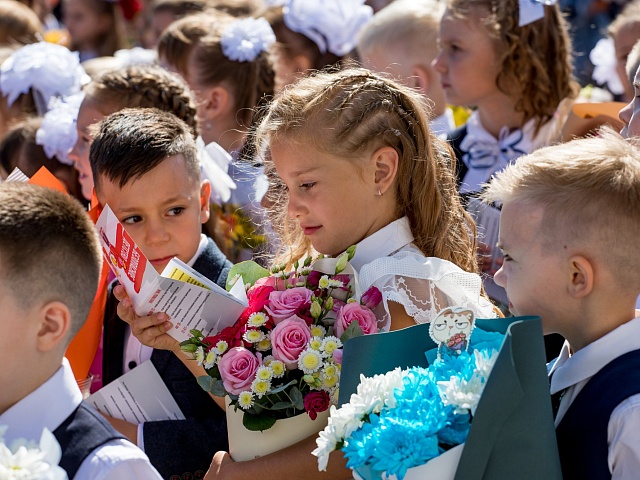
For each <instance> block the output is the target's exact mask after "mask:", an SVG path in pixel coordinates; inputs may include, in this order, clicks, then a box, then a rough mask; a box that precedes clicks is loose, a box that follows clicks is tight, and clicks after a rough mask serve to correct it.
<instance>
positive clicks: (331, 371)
mask: <svg viewBox="0 0 640 480" xmlns="http://www.w3.org/2000/svg"><path fill="white" fill-rule="evenodd" d="M338 373H339V372H338V368H337V367H336V366H335V365H334V364H332V363H330V364H329V365H326V366H325V367H324V368H323V369H322V374H323V375H324V376H325V377H335V376H336V375H338Z"/></svg>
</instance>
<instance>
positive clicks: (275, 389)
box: [269, 380, 296, 395]
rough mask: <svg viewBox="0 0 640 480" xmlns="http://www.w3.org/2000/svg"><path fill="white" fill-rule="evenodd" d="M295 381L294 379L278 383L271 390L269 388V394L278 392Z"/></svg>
mask: <svg viewBox="0 0 640 480" xmlns="http://www.w3.org/2000/svg"><path fill="white" fill-rule="evenodd" d="M295 383H296V381H295V380H291V381H290V382H289V383H284V384H282V385H280V386H279V387H278V388H274V389H273V390H269V395H272V394H274V393H280V392H282V391H283V390H284V389H285V388H287V387H289V386H291V385H293V384H295Z"/></svg>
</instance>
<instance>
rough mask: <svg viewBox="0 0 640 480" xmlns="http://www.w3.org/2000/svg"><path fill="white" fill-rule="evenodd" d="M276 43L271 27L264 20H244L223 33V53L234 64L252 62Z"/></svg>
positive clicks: (231, 24)
mask: <svg viewBox="0 0 640 480" xmlns="http://www.w3.org/2000/svg"><path fill="white" fill-rule="evenodd" d="M275 41H276V36H275V34H274V33H273V30H272V29H271V25H269V22H267V21H266V20H265V19H264V18H242V19H240V20H236V21H234V22H232V23H230V24H229V25H228V26H227V27H226V28H225V29H224V31H223V32H222V35H221V37H220V44H221V45H222V53H224V55H225V57H227V58H228V59H229V60H233V61H234V62H251V61H253V60H255V59H256V58H257V57H258V55H260V53H262V52H266V51H267V50H268V49H269V47H270V46H271V45H273V44H274V43H275Z"/></svg>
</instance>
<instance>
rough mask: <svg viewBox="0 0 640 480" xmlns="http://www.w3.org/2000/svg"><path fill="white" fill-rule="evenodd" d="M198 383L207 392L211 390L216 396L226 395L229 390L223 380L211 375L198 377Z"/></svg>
mask: <svg viewBox="0 0 640 480" xmlns="http://www.w3.org/2000/svg"><path fill="white" fill-rule="evenodd" d="M198 385H200V386H201V387H202V389H203V390H204V391H205V392H210V393H212V394H213V395H215V396H216V397H224V396H225V395H226V394H227V391H226V390H225V389H224V386H223V385H222V380H218V379H217V378H213V377H210V376H209V375H202V376H200V377H198Z"/></svg>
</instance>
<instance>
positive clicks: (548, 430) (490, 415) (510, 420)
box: [339, 317, 562, 480]
mask: <svg viewBox="0 0 640 480" xmlns="http://www.w3.org/2000/svg"><path fill="white" fill-rule="evenodd" d="M476 327H479V328H481V329H483V330H485V331H492V332H500V333H505V339H504V342H503V344H502V348H501V349H500V354H499V355H498V359H497V361H496V364H495V366H494V368H493V371H492V372H491V376H490V377H489V380H488V382H487V386H486V387H485V390H484V393H483V395H482V398H481V400H480V403H479V404H478V409H477V411H476V414H475V416H474V418H473V424H472V427H471V431H470V433H469V437H468V438H467V441H466V443H465V447H464V450H463V453H462V457H461V458H460V462H459V464H458V469H457V471H456V477H455V480H480V479H483V480H513V479H516V478H517V479H518V480H540V479H545V480H556V479H558V480H560V479H562V473H561V469H560V459H559V457H558V449H557V443H556V436H555V428H554V425H553V415H552V413H551V402H550V395H549V380H548V378H547V370H546V366H545V352H544V341H543V336H542V327H541V324H540V319H539V317H511V318H504V319H489V320H485V319H478V320H476ZM472 335H473V334H472ZM435 347H436V345H435V343H434V342H433V341H432V340H431V338H430V337H429V325H428V324H424V325H416V326H414V327H410V328H406V329H403V330H398V331H395V332H388V333H380V334H377V335H365V336H361V337H356V338H352V339H351V340H349V341H347V342H346V343H345V345H344V355H343V360H342V373H341V378H340V398H339V404H340V405H342V404H343V403H345V402H347V401H348V400H349V398H350V396H351V394H352V393H355V391H356V389H357V386H358V383H359V382H360V374H364V375H365V376H372V375H375V374H381V373H385V372H388V371H390V370H393V369H394V368H396V367H401V368H410V367H414V366H423V367H426V366H427V359H426V356H425V352H426V351H428V350H431V349H433V348H435Z"/></svg>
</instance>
